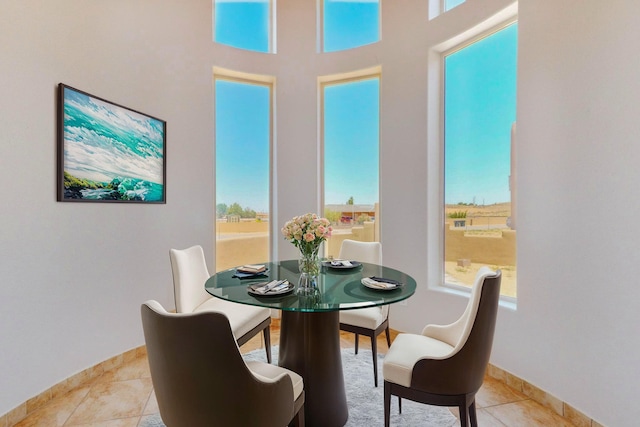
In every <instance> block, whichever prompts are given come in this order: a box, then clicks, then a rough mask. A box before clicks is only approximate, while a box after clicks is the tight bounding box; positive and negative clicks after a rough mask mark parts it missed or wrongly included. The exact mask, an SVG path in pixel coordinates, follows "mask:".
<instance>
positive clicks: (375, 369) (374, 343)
mask: <svg viewBox="0 0 640 427" xmlns="http://www.w3.org/2000/svg"><path fill="white" fill-rule="evenodd" d="M377 341H378V340H377V339H376V336H375V334H373V335H371V355H372V356H373V384H374V385H375V386H376V387H378V342H377Z"/></svg>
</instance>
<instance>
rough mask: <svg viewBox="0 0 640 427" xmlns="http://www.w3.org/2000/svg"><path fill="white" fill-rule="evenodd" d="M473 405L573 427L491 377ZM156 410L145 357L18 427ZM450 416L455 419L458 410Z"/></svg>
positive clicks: (128, 423) (131, 418)
mask: <svg viewBox="0 0 640 427" xmlns="http://www.w3.org/2000/svg"><path fill="white" fill-rule="evenodd" d="M279 333H280V327H279V322H278V320H277V319H276V320H275V321H274V322H272V327H271V340H272V344H273V345H277V344H278V343H279ZM353 337H354V335H353V334H347V333H341V345H342V347H343V348H353V346H354V338H353ZM393 338H394V336H393V335H392V339H393ZM360 346H361V348H369V347H370V345H369V343H368V339H367V338H364V339H363V338H361V339H360ZM258 348H262V340H261V337H255V338H254V339H252V340H251V341H249V342H248V343H246V344H245V345H243V346H242V348H241V351H242V352H249V351H252V350H255V349H258ZM386 349H387V344H386V341H385V339H384V334H382V335H381V336H380V338H379V339H378V351H379V352H381V353H382V352H384V351H386ZM380 404H382V402H381V403H380ZM476 407H477V408H478V424H479V425H481V426H482V427H505V426H506V427H529V426H531V427H538V426H539V427H543V426H544V427H548V426H554V427H556V426H557V427H563V426H567V427H570V426H572V424H571V423H569V422H568V421H567V420H565V419H564V418H563V417H561V416H559V415H557V414H556V413H554V412H552V411H551V410H549V409H547V408H545V407H544V406H542V405H540V404H539V403H537V402H535V401H533V400H531V399H529V398H528V397H527V396H525V395H524V394H522V393H520V392H518V391H516V390H514V389H512V388H510V387H508V386H506V385H505V384H504V383H502V382H500V381H498V380H495V379H492V378H487V379H486V380H485V383H484V385H483V386H482V388H481V389H480V391H479V393H478V394H477V395H476ZM158 412H159V411H158V404H157V402H156V399H155V395H154V393H153V387H152V384H151V374H150V372H149V366H148V364H147V359H146V356H140V357H137V358H136V359H134V360H132V361H130V362H128V363H125V364H123V365H122V366H120V367H118V368H115V369H112V370H111V371H108V372H106V373H104V374H102V375H101V376H100V377H98V378H96V379H94V380H92V381H90V382H89V383H87V384H83V385H81V386H80V387H77V388H76V389H74V390H72V391H70V392H69V393H67V394H65V395H63V396H61V397H58V398H56V399H53V400H51V401H49V402H47V404H46V405H44V406H43V407H42V408H40V409H38V410H36V411H35V412H33V413H32V414H30V415H28V416H27V417H26V418H25V419H23V420H22V421H20V422H19V423H18V424H16V427H34V426H38V427H40V426H42V427H63V426H64V427H70V426H78V427H80V426H82V427H137V426H138V425H139V423H140V421H141V420H143V419H144V418H145V417H148V416H150V415H151V414H155V413H158ZM452 412H453V413H454V415H456V416H457V410H456V409H454V410H452ZM381 424H382V420H381Z"/></svg>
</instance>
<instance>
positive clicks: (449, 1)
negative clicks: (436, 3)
mask: <svg viewBox="0 0 640 427" xmlns="http://www.w3.org/2000/svg"><path fill="white" fill-rule="evenodd" d="M464 2H465V0H444V11H445V12H446V11H448V10H451V9H453V8H454V7H456V6H458V5H460V4H462V3H464Z"/></svg>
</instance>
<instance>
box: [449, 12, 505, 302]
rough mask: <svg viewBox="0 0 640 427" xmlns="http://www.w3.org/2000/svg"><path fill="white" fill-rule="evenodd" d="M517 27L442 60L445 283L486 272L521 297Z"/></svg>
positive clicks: (469, 281) (470, 279) (470, 280)
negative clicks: (513, 184)
mask: <svg viewBox="0 0 640 427" xmlns="http://www.w3.org/2000/svg"><path fill="white" fill-rule="evenodd" d="M517 36H518V27H517V23H513V24H510V25H509V26H507V27H505V28H503V29H501V30H499V31H496V32H493V33H491V34H489V35H487V36H485V37H483V38H481V39H479V40H478V41H475V42H473V43H471V44H468V45H466V46H464V47H462V48H459V49H456V50H453V51H451V52H450V53H448V54H445V56H444V82H445V83H444V85H445V87H444V202H445V215H444V216H445V222H446V224H445V231H444V245H445V248H444V261H445V282H446V283H450V284H459V285H465V286H469V285H471V284H472V283H473V279H474V277H475V273H476V272H477V270H478V269H479V267H480V266H482V265H489V266H490V267H492V268H500V269H501V270H502V272H503V277H502V290H501V292H502V294H503V295H506V296H510V297H515V296H516V231H515V227H514V226H513V225H514V224H515V222H514V221H512V214H513V209H512V206H511V202H512V200H513V199H514V196H515V195H514V193H513V192H514V191H515V188H510V185H509V179H510V176H511V175H512V174H513V173H514V172H515V171H512V170H511V164H512V162H511V157H512V153H511V135H512V127H513V125H514V122H515V119H516V59H517Z"/></svg>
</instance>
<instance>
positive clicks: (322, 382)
mask: <svg viewBox="0 0 640 427" xmlns="http://www.w3.org/2000/svg"><path fill="white" fill-rule="evenodd" d="M323 264H326V265H323V267H322V268H321V269H320V274H319V275H318V290H317V292H315V293H311V294H309V293H307V294H304V295H298V293H297V286H294V287H293V289H292V290H291V291H290V292H287V293H284V294H278V295H269V294H267V295H265V296H261V295H256V294H255V292H251V288H250V286H251V285H256V284H258V283H263V282H270V281H272V280H284V279H286V280H288V281H289V282H290V283H291V284H294V285H297V283H298V279H299V277H300V272H299V270H298V261H297V260H287V261H278V262H270V263H266V264H265V266H266V271H265V272H264V273H263V274H261V275H256V276H252V277H247V278H239V277H236V269H235V268H232V269H229V270H225V271H221V272H219V273H216V274H214V275H213V276H211V277H210V278H209V279H208V280H207V282H206V283H205V289H206V291H207V292H208V293H210V294H211V295H213V296H214V297H217V298H221V299H225V300H227V301H232V302H236V303H240V304H249V305H255V306H259V307H267V308H271V309H276V310H282V319H281V324H280V349H279V356H278V365H280V366H282V367H285V368H288V369H291V370H292V371H294V372H297V373H298V374H300V375H301V376H302V378H303V380H304V390H305V424H306V425H307V426H311V427H313V426H323V427H333V426H343V425H344V424H345V423H346V422H347V419H348V416H349V411H348V408H347V400H346V395H345V388H344V377H343V374H342V359H341V356H340V320H339V312H340V310H353V309H358V308H367V307H375V306H381V305H386V304H393V303H396V302H399V301H402V300H405V299H407V298H409V297H410V296H411V295H413V294H414V292H415V290H416V281H415V280H414V279H413V278H412V277H411V276H409V275H407V274H406V273H403V272H401V271H398V270H395V269H393V268H389V267H384V266H381V265H376V264H367V263H361V264H360V263H358V264H359V265H356V266H355V267H352V268H345V267H342V266H341V267H331V266H327V265H328V264H329V263H323ZM365 277H378V278H384V279H390V280H393V281H396V282H399V283H400V286H397V287H395V288H393V289H389V290H386V289H372V288H369V287H366V286H364V285H363V284H362V283H361V280H362V278H365Z"/></svg>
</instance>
